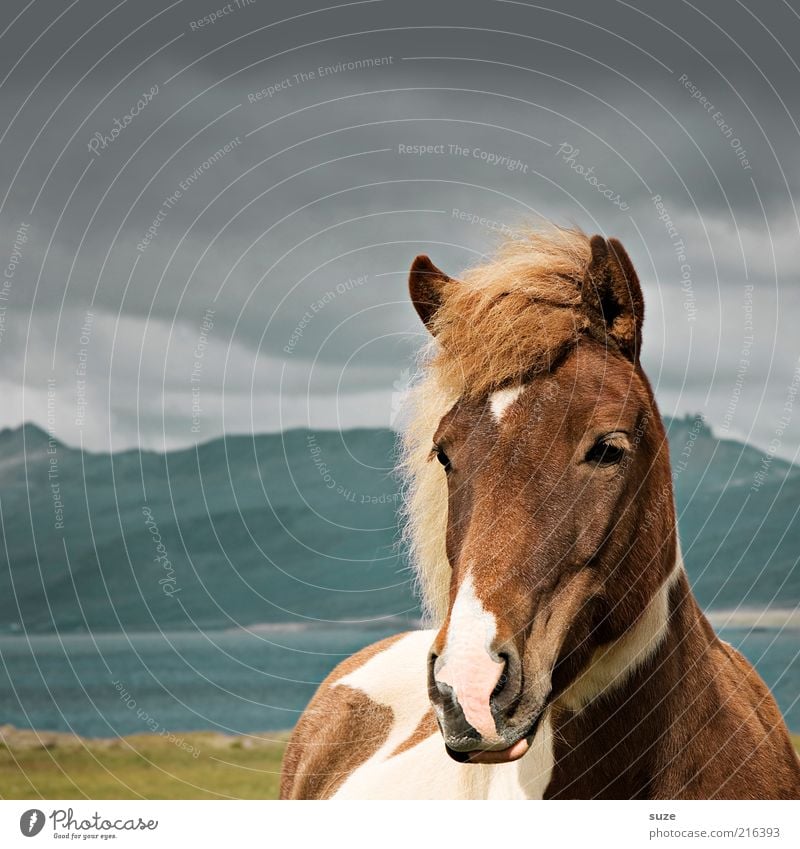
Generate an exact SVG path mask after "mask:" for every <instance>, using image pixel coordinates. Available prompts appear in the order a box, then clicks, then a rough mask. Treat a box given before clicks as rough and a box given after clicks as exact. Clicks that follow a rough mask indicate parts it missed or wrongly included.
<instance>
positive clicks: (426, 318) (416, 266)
mask: <svg viewBox="0 0 800 849" xmlns="http://www.w3.org/2000/svg"><path fill="white" fill-rule="evenodd" d="M449 282H451V278H450V277H448V276H447V275H446V274H445V273H444V272H443V271H440V270H439V269H438V268H437V267H436V266H435V265H434V264H433V263H432V262H431V261H430V258H429V257H427V256H425V254H420V255H419V256H418V257H417V258H416V259H415V260H414V262H412V263H411V271H410V272H409V275H408V291H409V292H410V294H411V301H412V303H413V304H414V309H415V310H416V311H417V315H418V316H419V317H420V318H421V319H422V321H423V323H424V324H425V326H426V327H427V328H428V330H430V329H431V324H432V322H433V317H434V315H435V314H436V311H437V310H438V309H439V307H440V306H441V305H442V297H443V290H444V287H445V284H446V283H449Z"/></svg>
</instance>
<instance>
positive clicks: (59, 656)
mask: <svg viewBox="0 0 800 849" xmlns="http://www.w3.org/2000/svg"><path fill="white" fill-rule="evenodd" d="M397 630H398V628H397V625H396V624H394V625H393V626H392V627H389V626H387V627H386V628H384V629H382V628H377V627H371V628H363V627H354V626H341V627H340V626H331V627H313V628H307V629H301V630H298V629H297V628H293V627H291V626H284V627H281V626H273V627H270V628H268V629H265V630H263V631H258V632H248V631H235V630H233V631H212V632H206V633H187V632H174V633H164V634H160V633H142V634H99V635H98V634H69V635H60V636H59V635H38V636H30V637H26V636H21V635H13V636H0V724H4V723H10V724H11V725H14V726H16V727H18V728H35V729H40V730H53V731H72V732H74V733H76V734H80V735H83V736H88V737H113V736H117V735H123V734H135V733H143V732H151V731H159V732H160V731H164V732H168V731H169V732H178V731H192V730H214V731H219V732H225V733H233V734H241V733H250V732H260V731H271V730H280V729H289V728H291V727H292V726H293V725H294V724H295V722H296V721H297V718H298V716H299V714H300V712H301V711H302V710H303V708H304V707H305V705H306V704H307V702H308V700H309V699H310V698H311V696H312V695H313V694H314V691H315V689H316V688H317V686H318V685H319V683H320V682H321V681H322V679H323V678H324V677H325V675H326V674H327V673H328V672H329V671H330V670H331V669H332V668H333V667H334V666H335V665H336V664H337V663H338V662H339V661H341V660H342V659H343V658H345V657H347V656H348V655H350V654H352V653H353V652H354V651H356V650H357V649H359V648H360V647H362V646H364V645H366V644H368V643H371V642H374V641H376V640H379V639H381V638H383V637H384V636H388V635H389V634H390V633H394V632H396V631H397ZM720 635H721V636H722V638H723V639H725V640H727V641H728V642H730V643H732V644H733V645H734V646H736V647H737V648H738V649H739V650H740V651H742V652H743V653H744V654H745V655H746V656H747V657H748V658H749V659H750V660H751V661H752V662H753V663H754V664H755V665H756V667H757V669H758V671H759V672H760V673H761V675H762V677H763V678H764V680H765V681H766V682H767V684H768V685H769V686H770V688H771V689H772V692H773V693H774V695H775V697H776V699H777V701H778V704H779V705H780V707H781V710H782V711H783V713H784V716H785V717H786V719H787V724H788V725H789V727H790V728H791V729H792V730H794V731H800V705H798V701H800V658H799V657H798V648H799V645H798V644H799V643H800V641H799V640H798V636H800V633H799V632H798V631H796V630H783V631H779V630H769V629H765V630H756V631H754V630H750V629H742V630H739V629H725V630H722V631H721V632H720Z"/></svg>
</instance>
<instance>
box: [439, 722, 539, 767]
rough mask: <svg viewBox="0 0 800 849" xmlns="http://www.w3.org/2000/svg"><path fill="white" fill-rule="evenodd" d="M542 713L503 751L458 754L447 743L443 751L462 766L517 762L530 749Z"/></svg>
mask: <svg viewBox="0 0 800 849" xmlns="http://www.w3.org/2000/svg"><path fill="white" fill-rule="evenodd" d="M543 713H544V711H542V712H541V713H539V715H538V716H537V717H536V719H535V720H534V721H533V724H532V725H531V726H530V728H529V729H528V731H527V732H526V733H524V734H520V735H519V737H518V738H517V739H516V740H515V741H514V742H513V743H512V744H511V745H510V746H508V747H507V748H505V749H473V750H472V751H470V752H459V751H457V750H456V749H451V748H450V746H448V745H447V743H445V749H446V750H447V754H448V755H450V757H451V758H452V759H453V760H454V761H458V763H463V764H507V763H512V762H513V761H518V760H519V759H520V758H521V757H522V756H523V755H525V754H527V752H528V750H529V749H530V747H531V744H532V743H533V738H534V737H535V736H536V732H537V730H538V728H539V722H540V720H541V718H542V715H543Z"/></svg>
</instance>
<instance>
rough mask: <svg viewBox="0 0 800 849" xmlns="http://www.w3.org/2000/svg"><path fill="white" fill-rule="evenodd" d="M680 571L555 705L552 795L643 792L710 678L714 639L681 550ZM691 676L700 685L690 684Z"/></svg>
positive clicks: (641, 793)
mask: <svg viewBox="0 0 800 849" xmlns="http://www.w3.org/2000/svg"><path fill="white" fill-rule="evenodd" d="M676 551H677V556H676V562H675V569H674V570H673V572H672V573H671V574H670V576H669V577H668V578H667V580H666V581H665V582H664V584H663V585H662V587H661V589H660V591H659V593H657V594H656V595H655V596H654V597H653V599H652V601H651V604H650V605H648V608H647V609H646V610H645V611H644V613H643V614H642V616H640V618H639V620H638V621H637V624H636V625H635V626H634V627H633V628H632V629H631V630H630V632H628V633H626V634H625V635H624V636H623V637H622V638H620V640H617V641H616V643H615V644H613V645H612V646H608V647H604V649H602V650H601V651H600V652H598V653H596V655H595V658H594V659H593V662H592V664H590V667H589V671H588V672H587V673H585V674H584V675H583V676H581V679H583V680H582V682H581V679H579V680H578V682H576V684H578V685H580V684H581V683H582V689H581V688H580V687H579V688H578V689H575V685H573V687H571V688H570V690H569V691H567V692H566V693H565V694H564V695H563V696H562V697H561V698H560V699H559V700H558V701H557V703H556V705H555V711H554V721H555V728H554V737H555V739H556V740H557V741H560V743H557V745H556V750H555V752H554V755H555V763H556V768H555V772H554V778H553V784H552V785H551V787H550V788H549V794H550V795H555V796H558V795H563V796H567V797H571V796H575V795H576V794H577V795H578V796H579V797H591V796H606V795H607V796H609V797H617V798H619V797H629V796H631V795H641V796H643V797H646V796H648V795H649V794H650V792H651V791H652V788H651V787H650V781H651V777H652V775H654V774H656V773H657V772H658V767H657V764H658V762H659V760H660V758H662V757H663V750H664V746H665V741H666V738H667V736H669V735H670V734H671V733H672V732H671V728H672V726H673V723H675V721H676V720H678V721H681V722H682V723H683V722H684V720H683V719H682V717H683V715H684V713H685V711H686V709H687V707H688V706H689V704H688V703H689V702H691V700H692V699H697V691H696V690H695V691H694V692H689V690H691V689H692V687H693V686H698V682H701V681H703V680H706V681H707V680H708V678H709V676H711V675H713V670H712V669H711V666H712V661H711V654H712V652H711V651H710V649H711V647H712V644H713V643H714V642H716V641H717V637H716V635H715V634H714V632H713V630H712V629H711V626H710V625H709V623H708V621H707V620H706V618H705V616H703V613H702V611H701V610H700V608H699V606H698V604H697V602H696V600H695V598H694V596H693V595H692V592H691V588H690V586H689V581H688V579H687V577H686V573H685V571H684V569H683V563H682V561H681V558H680V549H679V547H676ZM687 681H693V682H695V684H694V685H688V686H687Z"/></svg>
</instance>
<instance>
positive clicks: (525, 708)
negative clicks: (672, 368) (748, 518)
mask: <svg viewBox="0 0 800 849" xmlns="http://www.w3.org/2000/svg"><path fill="white" fill-rule="evenodd" d="M409 290H410V295H411V300H412V302H413V305H414V307H415V309H416V311H417V313H418V315H419V317H420V318H421V320H422V322H423V324H424V325H425V327H426V328H427V330H428V331H429V332H430V338H431V341H430V345H429V350H428V352H427V355H426V357H425V361H424V366H423V370H422V372H423V377H422V379H421V380H420V381H419V382H418V383H417V385H416V387H415V388H414V389H413V401H412V407H413V412H412V414H411V416H410V420H409V423H408V427H407V428H406V431H405V433H404V435H403V459H402V461H401V466H402V471H403V474H404V475H405V478H406V488H405V505H406V507H405V510H406V517H405V518H406V522H405V527H406V532H407V535H408V540H409V550H410V554H411V558H412V561H413V563H414V568H415V569H416V573H417V579H418V584H419V591H420V594H421V597H422V600H423V603H424V607H425V611H426V615H427V619H428V620H429V622H430V624H431V626H432V627H430V628H426V629H424V630H418V631H411V632H407V633H404V634H398V635H395V636H392V637H390V638H388V639H385V640H383V641H382V642H379V643H376V644H374V645H371V646H368V647H367V648H365V649H363V650H362V651H360V652H358V653H357V654H355V655H353V656H352V657H349V658H348V659H346V660H345V661H344V662H343V663H341V664H340V665H339V666H338V667H337V668H336V669H335V670H334V671H333V672H332V673H331V675H330V676H329V677H328V678H327V679H326V680H325V681H324V682H323V683H322V685H321V686H320V688H319V689H318V691H317V693H316V695H315V696H314V698H313V699H312V701H311V702H310V704H309V706H308V707H307V709H306V710H305V712H304V713H303V714H302V716H301V718H300V720H299V722H298V724H297V726H296V728H295V730H294V732H293V734H292V736H291V739H290V741H289V744H288V748H287V751H286V755H285V758H284V764H283V769H282V778H281V794H280V795H281V798H283V799H298V798H304V799H323V798H326V799H327V798H337V799H368V798H385V799H403V798H423V799H434V798H442V799H479V798H481V799H533V798H535V799H543V798H545V799H566V798H573V799H669V800H676V799H788V798H792V799H797V798H800V763H799V762H798V757H797V755H796V754H795V751H794V748H793V746H792V742H791V739H790V736H789V733H788V731H787V729H786V726H785V725H784V722H783V719H782V716H781V713H780V711H779V709H778V707H777V705H776V703H775V701H774V699H773V698H772V695H771V694H770V692H769V689H768V688H767V686H766V685H765V684H764V682H763V681H762V680H761V678H760V677H759V676H758V674H757V673H756V671H755V670H754V669H753V667H752V666H751V665H750V664H749V663H748V662H747V661H746V660H745V659H744V658H743V657H742V655H741V654H739V652H737V651H736V650H735V649H734V648H732V647H731V646H730V645H728V644H727V643H725V642H722V641H721V640H720V639H719V638H718V637H717V636H716V634H715V633H714V631H713V629H712V627H711V625H710V624H709V622H708V620H707V619H706V617H705V616H704V615H703V613H702V611H701V609H700V607H699V606H698V603H697V601H696V600H695V598H694V596H693V594H692V591H691V589H690V585H689V581H688V579H687V575H686V572H685V570H684V566H683V561H682V558H681V548H680V543H679V539H678V534H677V515H676V510H675V505H674V497H673V489H672V473H671V467H670V461H669V451H668V445H667V438H666V433H665V429H664V426H663V423H662V420H661V417H660V415H659V411H658V407H657V405H656V401H655V397H654V394H653V390H652V388H651V385H650V383H649V381H648V378H647V376H646V375H645V373H644V370H643V368H642V365H641V362H640V353H641V349H642V322H643V318H644V300H643V296H642V289H641V286H640V283H639V279H638V277H637V274H636V271H635V269H634V266H633V264H632V262H631V259H630V257H629V256H628V254H627V252H626V251H625V249H624V248H623V246H622V245H621V243H620V242H619V241H618V240H616V239H613V238H608V239H607V238H605V237H603V236H600V235H595V236H592V237H591V238H590V237H589V236H588V235H587V234H585V233H583V232H581V231H579V230H574V229H564V228H558V227H555V226H552V227H548V228H546V229H543V230H531V231H526V232H524V233H522V234H515V235H513V236H512V237H510V238H507V239H506V240H505V241H504V242H503V243H502V244H501V245H500V246H499V248H498V249H497V251H496V252H495V253H494V254H493V255H491V256H490V257H489V258H488V259H487V260H485V261H484V262H483V263H482V264H480V265H478V266H477V267H475V268H472V269H470V270H468V271H467V272H466V273H465V274H464V275H462V277H461V279H454V278H451V277H449V276H448V275H446V274H445V273H444V272H442V271H440V270H439V269H438V268H437V267H436V266H435V265H434V264H433V263H432V262H431V260H430V259H429V258H428V257H427V256H424V255H421V256H418V257H417V258H416V259H415V261H414V263H413V265H412V266H411V271H410V275H409Z"/></svg>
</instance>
